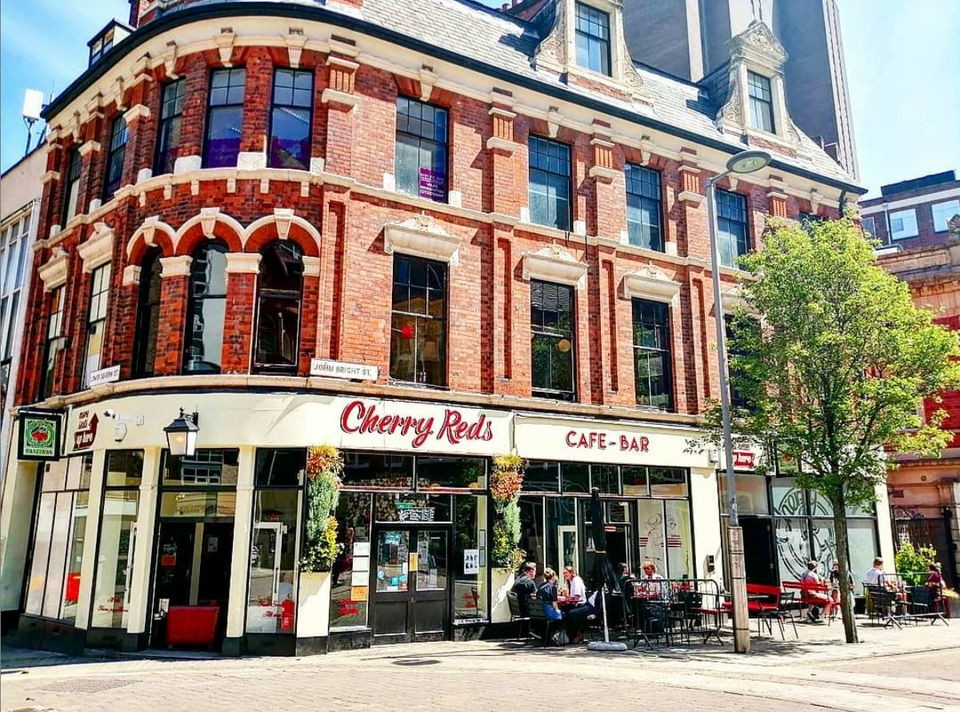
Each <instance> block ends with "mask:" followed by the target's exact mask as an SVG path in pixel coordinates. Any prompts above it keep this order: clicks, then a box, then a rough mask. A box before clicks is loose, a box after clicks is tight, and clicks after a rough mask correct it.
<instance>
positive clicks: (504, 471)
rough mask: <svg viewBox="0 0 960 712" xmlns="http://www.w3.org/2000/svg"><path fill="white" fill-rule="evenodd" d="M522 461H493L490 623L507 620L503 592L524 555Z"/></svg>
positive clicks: (514, 457)
mask: <svg viewBox="0 0 960 712" xmlns="http://www.w3.org/2000/svg"><path fill="white" fill-rule="evenodd" d="M524 464H525V463H524V461H523V458H521V457H520V456H519V455H517V454H515V453H511V454H508V455H499V456H497V457H495V458H493V472H492V474H491V476H490V497H491V498H492V499H493V512H494V519H493V536H492V542H491V546H490V562H491V564H492V566H493V571H492V572H491V577H492V581H491V584H492V586H491V587H492V589H493V597H494V598H493V606H492V607H493V612H492V620H493V622H503V621H509V620H510V610H509V607H508V605H507V592H508V591H509V590H510V589H511V588H513V582H514V576H515V574H516V571H517V569H519V568H520V565H521V564H523V561H524V558H525V557H526V555H527V554H526V552H525V551H524V550H523V549H521V548H520V546H519V544H520V505H519V503H518V500H519V497H520V489H521V488H522V487H523V470H524Z"/></svg>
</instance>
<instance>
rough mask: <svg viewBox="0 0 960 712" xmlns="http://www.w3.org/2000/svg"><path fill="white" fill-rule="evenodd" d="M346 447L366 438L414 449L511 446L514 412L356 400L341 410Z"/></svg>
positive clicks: (479, 449) (488, 449)
mask: <svg viewBox="0 0 960 712" xmlns="http://www.w3.org/2000/svg"><path fill="white" fill-rule="evenodd" d="M340 431H341V433H342V434H343V444H344V445H359V444H365V442H367V443H370V444H373V443H372V442H371V441H375V442H376V443H377V444H384V445H390V446H394V447H399V448H412V449H414V450H419V449H424V450H428V451H429V450H433V451H436V450H439V451H450V452H484V453H485V452H503V451H506V450H509V449H510V448H509V441H510V414H509V413H495V412H490V411H482V410H477V409H473V408H457V407H453V406H447V407H444V406H432V405H424V404H421V403H394V402H389V401H368V400H353V401H349V402H347V403H346V404H345V405H344V406H343V409H342V410H341V412H340Z"/></svg>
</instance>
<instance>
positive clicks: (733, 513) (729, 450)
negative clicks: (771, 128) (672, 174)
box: [707, 151, 771, 653]
mask: <svg viewBox="0 0 960 712" xmlns="http://www.w3.org/2000/svg"><path fill="white" fill-rule="evenodd" d="M770 160H771V156H770V154H769V153H767V152H766V151H742V152H740V153H738V154H737V155H735V156H733V157H732V158H731V159H730V160H729V161H727V169H726V170H725V171H724V172H723V173H720V174H719V175H715V176H713V177H712V178H708V179H707V218H708V220H709V221H710V271H711V272H712V273H713V304H714V306H713V311H714V316H715V317H716V320H717V362H718V364H717V365H718V366H719V371H720V411H721V414H722V419H723V458H724V460H723V462H724V467H726V470H727V472H726V477H727V498H728V506H729V512H730V517H729V519H728V521H727V552H728V555H729V562H730V585H731V589H732V593H733V602H732V605H733V639H734V649H735V650H736V651H737V652H738V653H748V652H750V622H749V617H748V611H747V578H746V564H745V562H744V557H743V530H742V529H741V528H740V519H739V518H738V516H737V482H736V477H735V475H734V472H733V435H732V432H731V428H730V384H729V373H728V368H727V340H726V333H725V330H726V326H725V324H724V318H723V302H722V300H721V299H720V245H719V240H718V239H717V182H718V181H719V180H720V179H721V178H724V177H726V176H727V175H729V174H731V173H738V174H741V175H742V174H745V173H755V172H757V171H759V170H761V169H762V168H764V167H766V165H767V164H768V163H770Z"/></svg>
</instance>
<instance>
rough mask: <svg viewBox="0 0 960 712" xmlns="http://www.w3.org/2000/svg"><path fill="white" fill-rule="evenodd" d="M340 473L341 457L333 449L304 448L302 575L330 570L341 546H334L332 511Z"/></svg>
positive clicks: (330, 447) (334, 524) (334, 526)
mask: <svg viewBox="0 0 960 712" xmlns="http://www.w3.org/2000/svg"><path fill="white" fill-rule="evenodd" d="M341 472H343V457H342V456H341V455H340V451H339V450H338V449H337V448H335V447H333V446H332V445H316V446H314V447H310V448H308V449H307V466H306V477H307V481H306V486H305V500H306V512H307V526H306V538H305V540H304V545H303V553H302V555H301V557H300V570H301V571H302V572H304V573H315V572H318V571H330V569H332V568H333V562H334V561H335V560H336V558H337V556H338V555H339V554H340V550H341V548H342V545H341V544H338V543H337V529H338V526H337V518H336V517H334V516H333V512H334V510H335V509H336V508H337V503H338V501H339V500H340V486H341V481H340V473H341Z"/></svg>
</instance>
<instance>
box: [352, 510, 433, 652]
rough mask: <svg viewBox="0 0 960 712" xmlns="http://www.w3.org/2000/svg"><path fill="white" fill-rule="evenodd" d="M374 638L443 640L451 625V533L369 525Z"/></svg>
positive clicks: (381, 640)
mask: <svg viewBox="0 0 960 712" xmlns="http://www.w3.org/2000/svg"><path fill="white" fill-rule="evenodd" d="M374 545H375V546H376V551H375V552H374V557H375V561H374V565H373V567H372V568H373V571H371V581H370V589H369V590H370V591H372V592H373V607H372V608H373V610H372V613H373V642H374V643H375V644H379V643H404V642H412V641H421V640H444V639H446V638H447V631H448V630H449V627H450V568H449V566H450V559H449V550H450V533H449V531H448V530H447V529H443V528H438V527H436V526H429V527H428V526H423V527H419V526H413V527H405V526H396V525H389V527H384V528H381V529H377V530H374Z"/></svg>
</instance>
